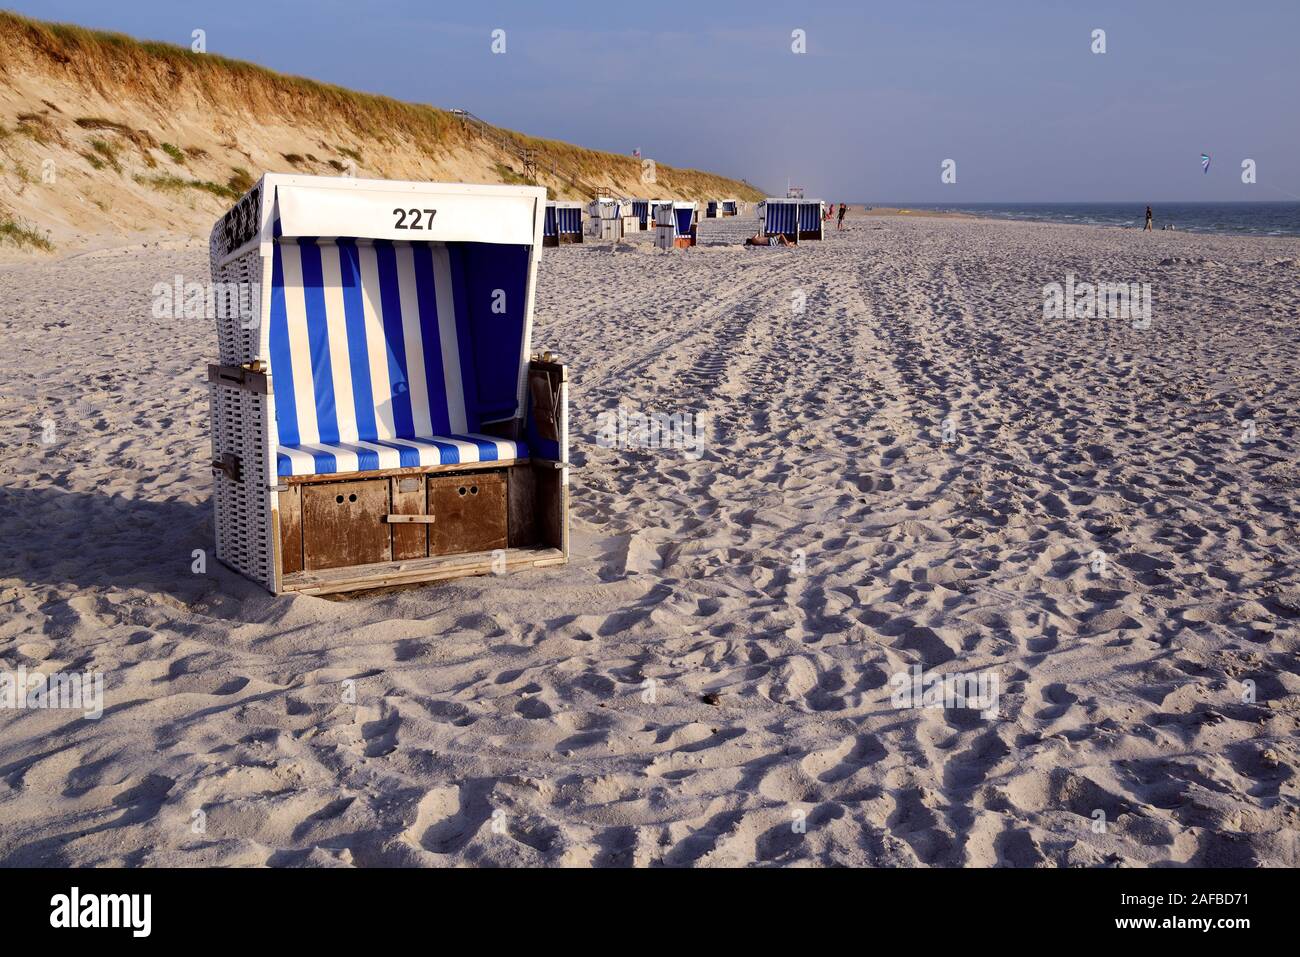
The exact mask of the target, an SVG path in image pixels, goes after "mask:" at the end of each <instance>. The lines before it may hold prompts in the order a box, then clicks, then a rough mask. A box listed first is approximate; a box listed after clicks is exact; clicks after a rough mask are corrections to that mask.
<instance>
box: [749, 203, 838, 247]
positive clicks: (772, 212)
mask: <svg viewBox="0 0 1300 957" xmlns="http://www.w3.org/2000/svg"><path fill="white" fill-rule="evenodd" d="M825 208H826V204H825V203H824V202H822V201H821V200H820V199H803V198H799V197H782V198H773V197H768V198H767V199H765V200H763V201H762V202H761V203H759V204H758V209H757V212H758V218H759V220H760V221H761V222H762V223H763V232H764V233H765V234H766V235H768V236H784V237H785V238H786V239H788V240H790V242H792V243H797V242H799V240H801V239H821V238H822V213H823V211H824V210H825Z"/></svg>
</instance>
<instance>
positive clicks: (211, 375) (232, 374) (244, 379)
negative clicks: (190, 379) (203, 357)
mask: <svg viewBox="0 0 1300 957" xmlns="http://www.w3.org/2000/svg"><path fill="white" fill-rule="evenodd" d="M267 380H268V376H267V374H266V363H265V362H262V361H261V360H260V359H259V360H256V361H254V362H246V363H244V364H243V365H242V366H223V365H218V364H216V363H209V364H208V381H209V382H217V383H220V384H222V385H233V386H236V387H238V388H240V389H247V390H248V391H249V392H260V393H261V394H262V395H266V394H268V393H269V392H270V383H269V382H268V381H267Z"/></svg>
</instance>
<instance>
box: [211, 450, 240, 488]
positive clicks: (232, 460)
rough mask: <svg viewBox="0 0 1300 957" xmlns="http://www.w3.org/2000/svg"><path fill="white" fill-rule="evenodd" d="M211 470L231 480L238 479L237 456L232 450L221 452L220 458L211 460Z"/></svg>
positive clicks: (238, 464) (235, 480)
mask: <svg viewBox="0 0 1300 957" xmlns="http://www.w3.org/2000/svg"><path fill="white" fill-rule="evenodd" d="M212 471H214V472H220V473H221V474H222V475H224V476H225V477H226V478H228V479H230V481H232V482H238V481H240V474H241V469H240V462H239V456H238V455H236V454H235V453H234V452H223V453H222V455H221V458H219V459H213V460H212Z"/></svg>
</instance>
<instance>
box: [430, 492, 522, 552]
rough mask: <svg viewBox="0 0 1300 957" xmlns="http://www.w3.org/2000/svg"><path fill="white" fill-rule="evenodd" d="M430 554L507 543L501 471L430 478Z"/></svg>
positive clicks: (466, 550) (478, 548) (476, 549)
mask: <svg viewBox="0 0 1300 957" xmlns="http://www.w3.org/2000/svg"><path fill="white" fill-rule="evenodd" d="M428 487H429V514H430V515H432V516H433V524H432V525H430V526H429V528H430V532H429V553H430V554H431V555H460V554H464V553H466V552H487V551H492V550H493V549H497V548H505V547H506V545H507V538H508V529H507V523H506V514H507V511H506V501H507V497H506V477H505V475H504V474H502V473H500V472H482V473H473V472H471V473H467V474H464V475H446V476H436V477H430V478H429V480H428Z"/></svg>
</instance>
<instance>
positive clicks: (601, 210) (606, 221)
mask: <svg viewBox="0 0 1300 957" xmlns="http://www.w3.org/2000/svg"><path fill="white" fill-rule="evenodd" d="M587 218H588V221H589V222H590V224H591V235H592V236H593V237H594V238H596V239H607V240H619V239H622V238H623V229H624V222H623V202H622V200H618V199H613V198H612V197H608V196H598V197H597V198H596V199H594V200H592V201H591V202H590V203H589V204H588V205H587Z"/></svg>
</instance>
